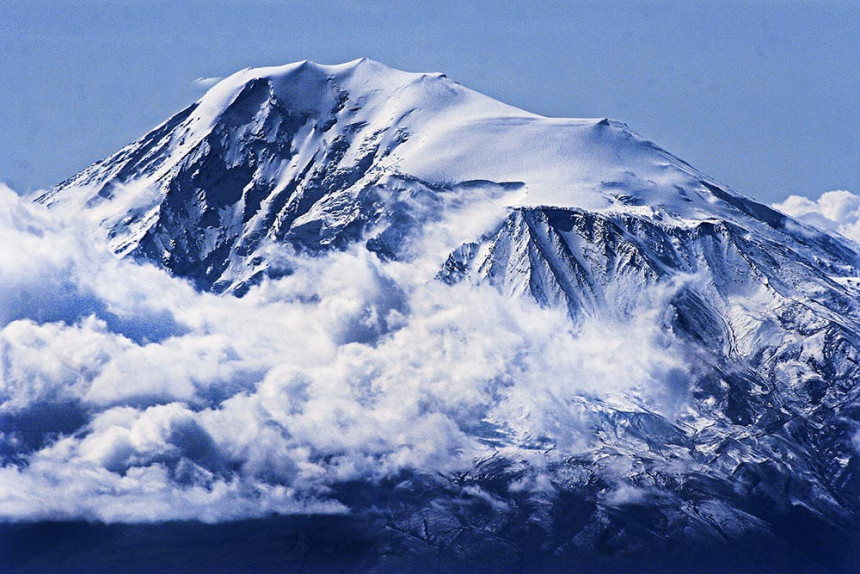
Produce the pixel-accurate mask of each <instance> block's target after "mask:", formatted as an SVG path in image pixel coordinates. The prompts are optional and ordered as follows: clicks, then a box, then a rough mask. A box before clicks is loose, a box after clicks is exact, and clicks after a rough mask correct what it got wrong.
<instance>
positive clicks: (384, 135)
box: [41, 59, 856, 290]
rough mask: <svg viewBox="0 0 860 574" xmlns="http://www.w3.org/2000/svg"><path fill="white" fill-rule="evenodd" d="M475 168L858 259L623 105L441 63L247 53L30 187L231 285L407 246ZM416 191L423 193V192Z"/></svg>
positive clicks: (207, 281) (123, 249) (564, 203)
mask: <svg viewBox="0 0 860 574" xmlns="http://www.w3.org/2000/svg"><path fill="white" fill-rule="evenodd" d="M474 182H485V184H486V185H485V187H486V188H487V191H486V192H487V193H488V194H489V195H490V196H492V197H497V198H498V199H499V201H500V202H501V203H502V204H503V205H506V206H508V207H509V208H518V207H520V208H527V209H531V208H540V207H545V206H549V207H557V208H563V209H575V210H586V211H589V212H593V213H601V214H604V215H605V216H606V217H616V216H632V217H635V218H639V219H642V220H647V221H649V222H652V223H655V224H657V225H663V226H667V227H677V228H690V227H694V226H697V225H699V224H701V223H703V222H704V223H709V224H711V223H718V222H722V221H727V222H731V223H732V224H734V225H736V226H738V227H739V228H742V229H745V230H747V231H749V232H751V233H756V234H764V235H765V236H768V237H771V238H775V239H774V240H776V241H785V240H788V241H789V243H791V244H795V243H796V244H798V245H799V247H798V249H800V250H809V249H812V250H813V251H814V252H815V257H817V258H818V259H819V260H820V261H822V262H824V263H825V264H826V266H827V267H829V268H834V269H835V268H839V267H840V266H842V267H846V266H848V267H851V266H853V265H854V262H855V261H856V255H855V254H854V253H853V251H852V250H850V249H848V248H845V247H843V246H842V245H841V244H840V243H839V242H838V241H836V240H834V239H832V238H830V237H829V236H827V235H826V234H823V233H821V232H817V231H814V230H812V229H811V228H808V227H805V226H803V225H801V224H799V223H796V222H793V221H790V220H788V219H787V218H785V217H784V216H782V215H781V214H778V213H777V212H774V211H772V210H770V209H769V208H767V207H765V206H762V205H760V204H758V203H756V202H753V201H751V200H749V199H746V198H743V197H741V196H738V195H736V194H734V193H733V192H731V191H729V190H726V189H724V188H722V187H720V186H719V185H718V184H716V183H715V182H713V181H711V180H709V179H708V178H707V177H705V176H704V175H703V174H701V173H699V172H697V171H696V170H695V169H693V168H692V167H690V166H689V165H688V164H686V163H685V162H683V161H682V160H680V159H678V158H676V157H675V156H673V155H671V154H669V153H668V152H666V151H664V150H662V149H661V148H659V147H658V146H657V145H655V144H654V143H652V142H650V141H648V140H646V139H644V138H642V137H641V136H639V135H637V134H635V133H634V132H632V131H631V130H630V129H629V128H628V127H627V126H626V125H625V124H623V123H621V122H617V121H612V120H608V119H555V118H545V117H542V116H538V115H535V114H531V113H528V112H525V111H522V110H519V109H517V108H514V107H512V106H509V105H506V104H503V103H501V102H498V101H496V100H493V99H491V98H488V97H486V96H484V95H482V94H479V93H477V92H474V91H472V90H469V89H467V88H464V87H463V86H461V85H459V84H457V83H456V82H454V81H452V80H450V79H448V78H447V77H445V76H444V75H443V74H417V73H407V72H402V71H399V70H395V69H392V68H389V67H387V66H385V65H383V64H380V63H378V62H374V61H372V60H367V59H360V60H354V61H352V62H348V63H345V64H340V65H332V66H327V65H319V64H315V63H312V62H308V61H302V62H296V63H293V64H288V65H286V66H279V67H268V68H248V69H245V70H241V71H239V72H237V73H236V74H233V75H232V76H230V77H228V78H226V79H224V80H222V81H221V82H219V83H218V84H216V85H215V86H214V87H212V88H211V89H210V90H209V91H208V92H207V93H206V94H205V95H204V96H203V97H202V98H201V99H200V100H199V101H198V102H197V103H195V104H193V105H192V106H189V107H188V108H186V109H185V110H183V111H181V112H179V113H178V114H176V115H175V116H174V117H173V118H171V119H169V120H168V121H167V122H165V123H164V124H162V125H161V126H159V127H157V128H156V129H155V130H153V131H152V132H150V133H149V134H147V135H145V136H144V137H143V138H141V139H140V140H138V141H137V142H135V143H133V144H131V145H129V146H127V147H126V148H124V149H123V150H120V151H119V152H118V153H117V154H115V155H113V156H111V157H109V158H107V159H106V160H103V161H101V162H99V163H97V164H95V165H93V166H91V167H90V168H88V169H87V170H84V171H83V172H81V173H80V174H78V175H77V176H75V177H73V178H71V179H70V180H68V181H66V182H64V183H62V184H60V185H59V186H58V187H57V188H55V189H54V190H52V191H51V192H49V193H48V194H46V195H45V196H43V197H42V198H41V201H43V202H45V203H48V204H51V205H63V204H65V205H69V206H71V207H72V208H73V209H76V210H83V211H84V212H85V213H86V214H87V215H88V216H89V217H90V218H91V219H92V220H93V221H94V223H96V224H98V225H100V226H101V227H102V228H105V229H107V231H108V233H109V236H110V238H111V243H112V246H113V248H114V249H115V250H116V251H118V252H119V253H122V254H132V255H134V256H136V257H140V258H143V259H147V260H150V261H154V262H156V263H158V264H160V265H163V266H165V267H167V268H168V269H170V270H171V271H172V272H173V273H175V274H177V275H179V276H183V277H187V278H189V279H191V280H193V281H194V282H195V283H196V284H197V285H198V286H199V287H200V288H203V289H211V288H215V289H216V290H233V289H244V288H245V287H244V286H246V285H247V284H248V282H249V281H256V280H259V279H260V277H261V276H262V275H261V274H266V273H272V272H274V270H273V269H271V261H270V259H271V258H270V257H268V256H267V255H266V253H269V245H271V244H283V243H287V244H290V245H291V246H292V247H294V248H297V249H300V250H311V251H317V250H320V249H326V248H328V247H337V246H345V245H347V244H350V243H352V242H355V241H359V240H362V241H365V242H367V245H368V246H369V248H372V249H373V250H379V251H377V252H378V253H385V254H387V255H386V256H393V257H397V256H398V255H397V254H398V253H400V254H401V255H402V251H403V249H402V246H401V247H398V246H396V245H394V243H400V244H402V243H403V242H404V241H407V240H408V238H409V237H412V238H413V239H414V237H415V235H416V233H418V234H420V228H421V227H422V225H423V223H426V221H427V219H428V218H429V219H433V218H434V217H439V216H440V213H439V212H438V211H434V210H433V209H430V210H429V211H428V210H427V205H429V204H433V203H434V202H436V203H438V204H440V205H441V204H442V203H448V204H450V203H451V202H450V201H447V200H446V199H444V198H445V197H448V196H446V195H445V194H446V193H448V194H449V195H450V193H449V192H451V191H452V190H459V191H457V192H456V193H455V194H454V195H456V194H457V193H460V192H462V191H463V190H464V189H471V188H473V187H474ZM411 196H421V197H426V198H430V199H427V201H426V202H425V203H424V204H422V205H423V206H424V207H422V208H421V209H418V208H416V206H415V202H414V197H413V198H412V199H409V197H411ZM455 203H456V202H455ZM437 207H438V206H437ZM395 214H398V215H395ZM405 221H410V222H411V223H408V224H406V223H404V222H405ZM500 221H501V219H500ZM191 230H194V231H193V232H192V231H191ZM416 230H417V231H416ZM484 231H488V230H484ZM786 238H787V239H786ZM472 239H478V238H477V237H475V238H472ZM457 247H458V246H457V245H449V248H450V249H451V250H454V249H456V248H457ZM834 253H835V254H836V258H835V259H834V257H833V254H834Z"/></svg>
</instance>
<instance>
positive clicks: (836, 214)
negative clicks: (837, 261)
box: [772, 190, 860, 243]
mask: <svg viewBox="0 0 860 574" xmlns="http://www.w3.org/2000/svg"><path fill="white" fill-rule="evenodd" d="M772 207H773V208H774V209H777V210H779V211H781V212H783V213H785V214H786V215H790V216H791V217H794V218H796V219H799V220H801V221H803V222H805V223H809V224H811V225H814V226H815V227H818V228H820V229H823V230H825V231H835V232H837V233H840V234H841V235H843V236H845V237H847V238H848V239H851V240H853V241H855V242H857V243H860V195H855V194H853V193H851V192H850V191H846V190H837V191H828V192H825V193H822V194H821V197H819V198H818V199H817V200H811V199H809V198H806V197H802V196H800V195H792V196H789V197H788V198H787V199H786V200H785V201H783V202H782V203H774V204H773V206H772Z"/></svg>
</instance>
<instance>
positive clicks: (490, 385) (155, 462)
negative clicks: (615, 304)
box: [0, 186, 689, 522]
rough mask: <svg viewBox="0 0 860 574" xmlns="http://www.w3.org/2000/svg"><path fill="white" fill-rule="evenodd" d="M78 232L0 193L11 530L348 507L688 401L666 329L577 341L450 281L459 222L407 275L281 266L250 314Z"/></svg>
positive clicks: (613, 324) (590, 333)
mask: <svg viewBox="0 0 860 574" xmlns="http://www.w3.org/2000/svg"><path fill="white" fill-rule="evenodd" d="M478 200H482V198H481V197H477V196H476V202H475V205H477V204H479V203H480V201H478ZM460 207H463V206H460ZM464 209H467V210H468V206H465V207H464ZM493 213H496V212H495V211H494V212H493ZM503 213H504V211H503V209H499V210H497V213H496V215H495V217H501V216H503ZM492 219H493V218H492V217H491V216H489V215H487V214H486V213H484V214H482V216H481V217H475V218H473V219H463V220H462V221H464V222H465V221H471V225H473V226H474V228H473V229H471V228H470V229H468V232H469V233H477V232H479V231H480V230H481V229H483V228H486V227H488V226H491V225H492V224H493V221H492ZM81 225H82V224H81V223H80V222H78V221H76V220H75V219H74V218H65V217H64V216H63V215H62V214H60V213H59V212H53V211H52V212H48V211H46V210H45V209H44V208H42V207H41V206H38V205H34V204H31V203H29V202H27V201H25V200H23V199H21V198H19V197H18V196H17V195H15V194H14V193H13V192H12V191H11V190H9V189H8V188H5V187H2V186H0V376H2V378H0V429H2V431H0V457H2V458H0V460H2V465H0V518H5V519H34V520H35V519H48V518H51V519H70V518H84V519H91V520H103V521H108V522H112V521H126V522H134V521H159V520H172V519H188V518H195V519H200V520H206V521H219V520H228V519H234V518H241V517H251V516H263V515H266V514H268V513H271V512H279V513H291V512H345V511H347V510H348V509H347V508H346V507H345V506H344V505H343V504H341V503H340V502H339V501H337V500H336V499H333V498H332V496H331V491H332V487H333V486H334V485H336V484H338V483H340V482H344V481H351V480H367V481H374V480H378V479H380V478H382V477H385V476H388V475H390V474H393V473H397V472H401V471H404V470H419V471H427V472H434V473H435V472H442V473H446V472H453V471H462V470H467V469H469V468H471V467H472V465H473V464H474V461H475V460H477V459H480V458H486V457H487V456H490V455H492V454H493V453H496V452H501V453H502V454H508V455H510V456H511V457H513V458H516V459H519V460H525V459H527V458H528V457H530V456H531V457H534V456H536V455H534V454H533V453H534V452H540V453H542V454H541V455H540V456H548V457H558V458H559V459H561V458H564V457H566V456H570V455H572V454H575V453H578V452H581V451H582V450H583V449H587V448H588V447H589V445H590V441H591V440H592V439H591V437H592V434H591V433H592V430H591V429H592V428H594V425H595V417H598V416H600V413H599V412H596V411H594V410H593V409H592V408H590V407H589V406H588V403H587V402H586V399H592V398H596V399H599V400H600V401H601V404H604V405H606V408H611V405H613V404H617V405H622V406H623V408H625V409H627V410H631V409H632V410H635V409H637V408H639V407H638V406H637V405H644V406H645V407H647V408H648V409H649V410H652V411H654V412H656V413H662V414H663V415H665V416H666V417H668V418H671V417H672V415H673V412H674V409H676V408H677V405H678V404H679V401H680V402H683V400H684V397H685V395H684V393H685V390H684V388H683V385H680V387H679V386H678V385H674V386H673V383H672V381H679V380H681V381H683V380H687V379H688V378H689V377H688V376H687V375H688V373H689V367H688V366H687V365H686V364H685V363H684V361H683V359H682V356H683V348H681V347H679V345H680V344H679V343H678V342H677V341H675V340H673V339H671V338H670V337H669V336H668V335H666V334H665V333H664V332H663V330H662V329H661V328H660V324H659V321H658V317H657V315H656V314H654V313H641V314H638V315H637V319H636V320H633V321H608V320H605V321H599V322H598V321H593V322H586V323H585V324H584V325H582V326H581V327H577V328H574V326H573V325H572V323H571V322H570V321H569V318H568V317H567V315H566V312H565V311H564V310H559V309H545V308H540V307H538V306H537V305H536V304H534V303H530V302H528V301H525V300H523V301H513V300H511V299H510V298H507V297H504V296H503V295H501V294H500V293H498V292H497V291H496V290H494V289H492V288H491V287H488V286H470V285H466V284H462V285H455V286H448V285H445V284H443V283H441V282H439V281H435V280H434V279H433V276H434V274H435V272H436V271H437V270H438V257H439V254H441V253H444V252H445V250H446V249H449V248H450V245H451V244H456V243H457V242H459V241H461V240H462V239H463V237H462V235H463V233H465V231H464V229H463V225H465V224H460V223H457V222H456V221H454V220H451V219H440V220H439V221H438V222H437V223H436V224H434V225H431V226H429V227H428V229H427V231H426V233H425V235H424V236H423V238H422V240H421V241H422V242H423V246H424V247H422V248H421V249H417V250H416V255H415V257H416V259H414V260H413V261H412V262H411V263H409V264H403V263H398V262H383V261H381V260H380V259H379V258H377V257H376V256H374V255H373V254H370V253H368V252H367V251H366V250H364V249H360V248H356V249H354V250H350V251H343V252H341V251H338V252H333V253H331V254H329V255H326V256H324V257H304V256H300V255H296V254H291V253H288V252H286V251H284V253H283V256H284V257H285V258H287V259H289V262H288V263H289V266H290V268H291V269H292V270H293V273H292V274H290V275H289V276H287V277H284V278H281V279H278V280H267V281H264V282H263V283H262V284H261V285H259V286H257V287H255V288H253V289H251V290H250V291H249V292H248V294H247V295H246V296H244V297H243V298H241V299H239V298H234V297H230V296H215V295H212V294H209V293H200V292H197V291H195V290H194V289H193V288H192V287H191V286H190V285H189V284H187V283H186V282H184V281H182V280H179V279H176V278H173V277H170V276H169V275H167V274H166V273H165V272H163V271H162V270H160V269H157V268H155V267H153V266H150V265H145V264H138V263H135V262H132V261H129V260H123V259H118V258H117V257H115V256H114V255H113V254H111V253H110V252H108V251H107V250H106V249H105V248H104V246H103V245H102V244H101V243H100V241H99V240H97V239H92V238H91V235H90V232H89V231H88V228H84V227H81ZM422 252H428V253H430V254H431V255H429V256H428V257H431V258H432V259H433V261H436V264H435V265H434V264H432V262H431V261H429V260H422V259H421V258H420V257H421V256H420V253H422ZM661 296H662V295H661ZM658 307H659V306H657V305H655V306H654V308H658ZM618 373H625V375H624V376H623V377H619V376H618ZM613 401H615V402H613ZM533 444H541V445H542V449H541V450H540V451H533V450H529V449H531V448H532V447H529V446H528V445H533ZM491 445H492V446H491ZM524 445H526V446H524ZM547 452H548V453H549V454H546V453H547ZM534 483H535V485H538V486H535V488H538V487H540V488H543V489H546V488H547V486H546V485H547V481H545V480H541V479H539V478H538V479H535V481H534Z"/></svg>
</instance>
